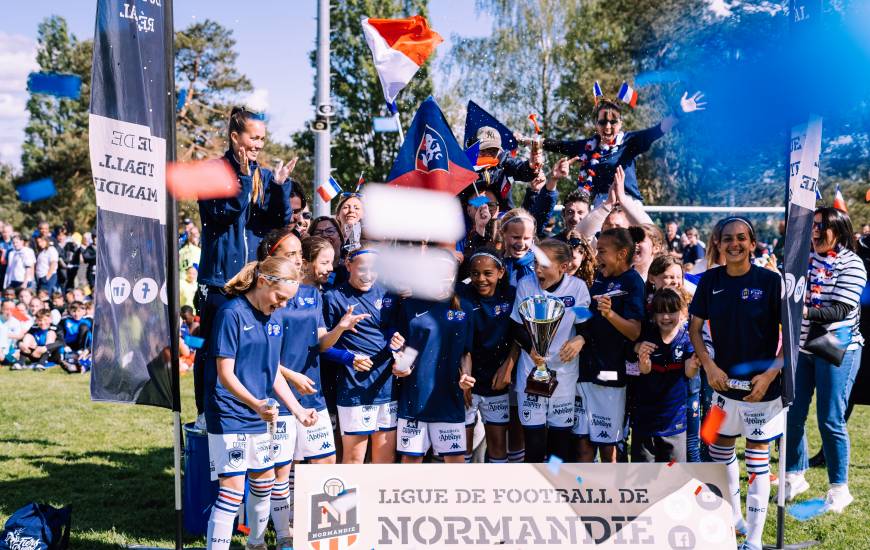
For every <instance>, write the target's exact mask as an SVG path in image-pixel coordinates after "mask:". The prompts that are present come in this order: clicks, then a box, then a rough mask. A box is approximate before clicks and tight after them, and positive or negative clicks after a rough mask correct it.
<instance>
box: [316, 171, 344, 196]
mask: <svg viewBox="0 0 870 550" xmlns="http://www.w3.org/2000/svg"><path fill="white" fill-rule="evenodd" d="M339 193H341V186H340V185H338V183H336V181H335V180H334V179H333V178H332V176H330V177H329V181H327V182H326V183H324V184H321V185H319V186H318V187H317V194H318V195H320V198H321V199H323V201H324V202H329V201H331V200H332V199H334V198H335V197H336V196H338V194H339Z"/></svg>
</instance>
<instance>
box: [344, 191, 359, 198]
mask: <svg viewBox="0 0 870 550" xmlns="http://www.w3.org/2000/svg"><path fill="white" fill-rule="evenodd" d="M339 196H340V197H341V198H343V199H346V198H349V197H356V198H361V197H362V193H357V192H355V191H345V192H344V193H342V194H341V195H339Z"/></svg>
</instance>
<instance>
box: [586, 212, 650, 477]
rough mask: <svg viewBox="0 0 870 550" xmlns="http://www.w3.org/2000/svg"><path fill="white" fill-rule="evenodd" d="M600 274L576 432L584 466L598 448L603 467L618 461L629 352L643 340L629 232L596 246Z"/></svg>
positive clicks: (604, 236) (640, 291) (612, 232)
mask: <svg viewBox="0 0 870 550" xmlns="http://www.w3.org/2000/svg"><path fill="white" fill-rule="evenodd" d="M597 248H598V254H597V256H596V258H597V260H598V267H599V270H598V274H597V275H596V277H595V281H594V282H593V283H592V289H591V290H590V292H591V294H592V300H593V304H592V307H591V308H590V309H591V310H592V318H591V319H590V320H589V322H588V323H587V326H585V327H584V335H585V336H586V337H587V339H588V340H589V342H588V343H587V344H586V347H585V348H584V354H583V359H582V363H583V366H582V368H581V369H580V382H579V383H578V385H577V395H578V399H577V403H578V406H579V407H580V410H579V411H578V414H577V418H578V422H577V423H576V424H575V425H574V430H573V431H574V433H575V434H576V435H578V436H579V437H580V440H579V443H578V445H579V450H580V460H581V461H582V462H592V460H593V459H594V458H595V451H596V448H597V450H598V451H599V452H600V454H601V461H602V462H615V461H616V444H617V443H618V442H619V441H621V440H622V431H623V424H624V421H625V384H626V382H625V360H626V351H627V350H626V347H627V346H628V345H629V343H630V342H634V341H635V340H637V338H638V337H639V336H640V328H641V321H642V320H643V318H644V304H643V301H644V283H643V279H641V277H640V275H638V273H637V271H635V270H634V269H632V268H631V263H632V260H633V256H634V251H635V248H636V247H635V242H634V239H632V238H631V233H630V232H629V231H628V229H624V228H612V229H607V230H606V231H604V232H602V233H601V235H600V236H599V237H598V242H597Z"/></svg>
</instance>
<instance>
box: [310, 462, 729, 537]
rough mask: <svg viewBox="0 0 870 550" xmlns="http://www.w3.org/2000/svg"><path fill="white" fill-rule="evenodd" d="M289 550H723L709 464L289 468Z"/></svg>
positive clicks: (725, 519) (717, 475)
mask: <svg viewBox="0 0 870 550" xmlns="http://www.w3.org/2000/svg"><path fill="white" fill-rule="evenodd" d="M297 468H299V471H298V472H297V474H296V488H295V507H294V509H295V513H294V518H295V521H294V542H295V544H294V546H295V548H297V549H305V550H309V549H310V550H341V549H346V548H357V549H360V550H368V549H369V548H377V549H378V550H382V549H384V548H395V549H399V548H422V547H432V548H469V547H474V548H500V549H507V548H524V549H529V548H544V547H546V548H574V547H576V546H578V545H589V546H596V547H597V548H650V549H653V548H654V549H656V550H660V549H673V550H677V549H679V550H688V549H692V548H698V549H701V548H703V549H705V550H715V549H719V548H721V549H723V550H725V549H727V550H733V549H734V547H735V544H736V542H735V534H734V528H733V526H732V524H731V506H730V504H729V502H728V500H727V498H723V494H727V481H726V476H725V468H724V467H723V466H722V465H718V464H673V465H671V466H668V465H666V464H562V465H560V466H554V465H549V464H456V465H453V464H451V465H445V464H419V465H393V464H365V465H326V464H317V465H308V464H300V465H297Z"/></svg>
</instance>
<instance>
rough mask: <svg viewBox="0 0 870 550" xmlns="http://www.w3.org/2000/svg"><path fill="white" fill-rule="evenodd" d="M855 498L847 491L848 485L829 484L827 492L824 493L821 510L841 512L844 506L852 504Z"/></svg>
mask: <svg viewBox="0 0 870 550" xmlns="http://www.w3.org/2000/svg"><path fill="white" fill-rule="evenodd" d="M853 500H855V499H854V498H853V497H852V494H851V493H849V486H848V485H846V484H845V483H844V484H842V485H831V488H830V489H828V494H827V495H825V505H824V507H822V510H823V511H825V512H836V513H838V514H841V513H843V510H844V509H845V508H846V506H848V505H850V504H852V501H853Z"/></svg>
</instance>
